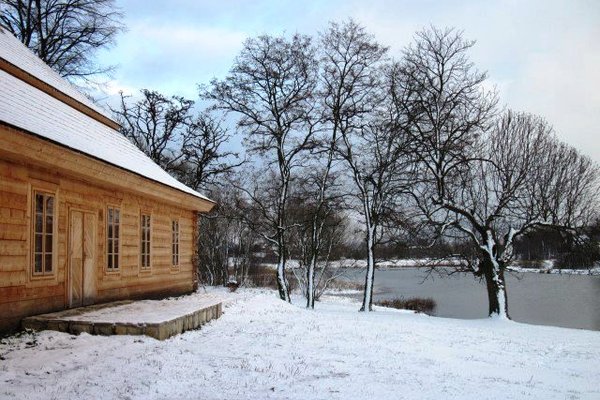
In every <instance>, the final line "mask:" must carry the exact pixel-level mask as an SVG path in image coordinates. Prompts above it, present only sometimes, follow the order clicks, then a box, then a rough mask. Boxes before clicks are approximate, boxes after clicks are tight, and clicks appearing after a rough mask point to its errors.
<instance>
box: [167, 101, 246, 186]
mask: <svg viewBox="0 0 600 400" xmlns="http://www.w3.org/2000/svg"><path fill="white" fill-rule="evenodd" d="M230 140H231V133H229V131H228V130H227V129H226V128H225V127H224V126H223V122H222V121H221V120H217V119H216V118H215V117H214V116H212V115H211V114H210V113H209V112H203V113H200V114H199V115H198V116H196V117H195V118H194V119H193V120H191V121H190V122H189V123H188V124H187V128H186V131H185V133H184V134H183V143H182V146H181V153H182V156H183V159H182V162H181V164H180V166H179V173H178V175H180V179H181V180H182V181H183V182H185V183H186V184H187V185H189V186H191V187H193V188H194V189H196V190H200V189H202V190H204V191H207V192H212V191H213V190H212V189H213V188H215V187H218V186H221V185H222V183H223V182H224V181H223V180H224V179H226V178H227V176H229V175H230V174H231V173H233V171H234V170H235V169H236V168H238V167H240V166H241V165H242V164H243V163H244V160H240V158H239V155H238V153H236V152H234V151H229V150H226V147H227V145H228V143H229V141H230Z"/></svg>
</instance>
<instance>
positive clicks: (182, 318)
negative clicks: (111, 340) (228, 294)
mask: <svg viewBox="0 0 600 400" xmlns="http://www.w3.org/2000/svg"><path fill="white" fill-rule="evenodd" d="M222 307H223V306H222V299H220V298H219V297H216V296H211V295H198V294H193V295H190V296H183V297H179V298H173V299H165V300H140V301H131V300H125V301H116V302H112V303H105V304H95V305H91V306H87V307H80V308H73V309H69V310H64V311H59V312H55V313H50V314H42V315H36V316H33V317H27V318H25V319H23V321H22V325H23V328H25V329H32V330H36V331H39V330H45V329H48V330H55V331H60V332H67V333H71V334H75V335H78V334H80V333H81V332H86V333H89V334H91V335H146V336H151V337H153V338H155V339H158V340H165V339H167V338H169V337H171V336H174V335H178V334H180V333H182V332H185V331H188V330H192V329H197V328H199V327H200V326H201V325H203V324H205V323H207V322H208V321H210V320H212V319H216V318H219V317H220V316H221V314H222Z"/></svg>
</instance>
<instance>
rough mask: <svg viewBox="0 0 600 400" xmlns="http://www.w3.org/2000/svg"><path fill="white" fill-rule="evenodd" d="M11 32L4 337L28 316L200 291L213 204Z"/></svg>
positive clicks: (2, 263)
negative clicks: (199, 236) (201, 216)
mask: <svg viewBox="0 0 600 400" xmlns="http://www.w3.org/2000/svg"><path fill="white" fill-rule="evenodd" d="M118 128H119V125H118V124H117V123H116V122H115V121H114V120H113V119H111V117H110V115H108V114H107V113H106V112H105V111H104V110H102V109H101V108H99V107H98V106H96V105H95V104H94V103H93V102H91V101H90V100H89V99H88V98H86V97H85V96H84V95H82V94H81V93H79V92H78V91H77V90H76V89H75V88H74V87H73V86H71V85H70V84H69V83H68V82H66V81H65V80H64V79H62V78H61V77H60V76H59V75H58V74H56V73H54V72H53V71H52V70H51V69H50V68H49V67H48V66H47V65H46V64H44V63H43V62H42V61H41V60H40V59H39V58H38V57H37V56H35V55H34V54H33V53H32V52H31V51H30V50H29V49H27V48H26V47H25V46H24V45H22V44H21V43H20V42H19V41H18V40H17V39H16V38H14V37H13V36H12V35H11V34H10V33H7V32H5V31H2V30H1V29H0V331H8V330H12V329H14V328H16V327H18V325H19V322H20V320H21V319H22V318H23V317H25V316H29V315H34V314H39V313H45V312H51V311H57V310H61V309H66V308H70V307H78V306H82V305H88V304H93V303H101V302H108V301H113V300H120V299H139V298H154V297H162V296H167V295H178V294H183V293H188V292H191V291H192V290H193V288H194V286H195V276H196V273H195V271H196V269H195V260H196V257H195V248H196V246H195V242H196V226H197V215H198V213H202V212H208V211H210V209H211V208H212V206H213V202H212V201H210V200H209V199H207V198H206V197H204V196H203V195H201V194H199V193H197V192H196V191H194V190H192V189H190V188H188V187H186V186H185V185H183V184H182V183H180V182H178V181H177V180H176V179H174V178H173V177H171V176H170V175H169V174H168V173H166V172H165V171H164V170H162V169H161V168H160V167H159V166H158V165H157V164H155V163H154V162H153V161H152V160H150V159H149V158H148V157H146V155H145V154H144V153H143V152H141V151H140V150H138V149H137V148H136V147H135V146H134V145H133V144H131V143H130V142H129V141H128V140H127V139H126V138H124V137H123V136H122V135H121V134H120V133H119V132H118Z"/></svg>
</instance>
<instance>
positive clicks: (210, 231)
mask: <svg viewBox="0 0 600 400" xmlns="http://www.w3.org/2000/svg"><path fill="white" fill-rule="evenodd" d="M213 200H215V201H216V202H217V205H216V207H215V209H214V210H213V211H212V212H211V213H210V214H209V215H206V216H203V218H202V221H201V223H200V225H201V229H200V230H199V232H200V234H199V237H198V247H199V249H200V251H199V256H200V263H199V273H200V277H201V281H202V282H204V283H206V284H208V285H225V284H226V283H228V282H229V280H230V278H231V277H235V279H236V282H237V283H238V284H240V285H243V284H244V283H245V281H246V279H247V278H248V270H249V268H250V264H251V258H252V253H251V251H252V246H253V245H254V244H255V243H257V241H258V238H257V237H256V234H255V233H254V232H252V230H251V229H249V227H248V226H247V225H246V224H245V222H244V221H243V220H242V219H241V218H239V216H238V204H239V202H240V201H241V200H240V193H239V192H238V191H236V190H235V189H232V188H228V187H226V186H221V187H219V189H218V190H215V191H213Z"/></svg>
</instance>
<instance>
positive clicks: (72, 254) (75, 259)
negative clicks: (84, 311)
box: [69, 211, 83, 307]
mask: <svg viewBox="0 0 600 400" xmlns="http://www.w3.org/2000/svg"><path fill="white" fill-rule="evenodd" d="M70 228H71V234H70V245H69V258H70V260H69V267H70V271H71V272H70V278H71V285H70V286H71V295H70V303H69V306H70V307H79V306H81V305H82V304H83V237H82V233H83V213H82V212H80V211H72V212H71V227H70Z"/></svg>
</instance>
